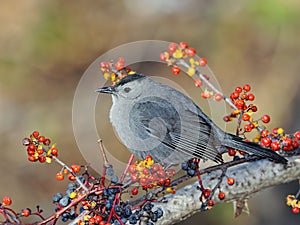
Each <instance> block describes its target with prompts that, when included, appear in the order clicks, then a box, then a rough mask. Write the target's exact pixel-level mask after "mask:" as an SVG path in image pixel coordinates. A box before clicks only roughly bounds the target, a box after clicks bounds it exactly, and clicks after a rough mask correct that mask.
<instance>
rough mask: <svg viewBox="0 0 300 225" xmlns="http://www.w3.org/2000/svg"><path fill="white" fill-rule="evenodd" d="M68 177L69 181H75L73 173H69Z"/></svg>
mask: <svg viewBox="0 0 300 225" xmlns="http://www.w3.org/2000/svg"><path fill="white" fill-rule="evenodd" d="M68 179H69V180H70V181H75V180H76V177H75V176H74V175H73V174H71V173H70V174H69V175H68Z"/></svg>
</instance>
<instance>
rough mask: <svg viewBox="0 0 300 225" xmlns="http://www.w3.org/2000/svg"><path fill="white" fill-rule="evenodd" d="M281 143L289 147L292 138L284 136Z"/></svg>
mask: <svg viewBox="0 0 300 225" xmlns="http://www.w3.org/2000/svg"><path fill="white" fill-rule="evenodd" d="M283 143H284V146H287V147H290V146H292V145H293V140H292V139H291V138H289V137H286V138H285V139H284V140H283Z"/></svg>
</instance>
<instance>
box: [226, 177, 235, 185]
mask: <svg viewBox="0 0 300 225" xmlns="http://www.w3.org/2000/svg"><path fill="white" fill-rule="evenodd" d="M227 183H228V184H229V185H234V179H233V178H232V177H228V178H227Z"/></svg>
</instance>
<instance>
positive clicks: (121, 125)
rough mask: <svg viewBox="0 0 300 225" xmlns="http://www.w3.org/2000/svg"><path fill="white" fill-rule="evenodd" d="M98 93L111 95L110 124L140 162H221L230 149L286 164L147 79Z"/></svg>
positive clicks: (186, 99)
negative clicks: (225, 130)
mask: <svg viewBox="0 0 300 225" xmlns="http://www.w3.org/2000/svg"><path fill="white" fill-rule="evenodd" d="M97 91H98V92H102V93H108V94H111V95H112V101H113V104H112V107H111V110H110V121H111V123H112V125H113V127H114V128H115V130H116V132H117V134H118V136H119V138H120V139H121V141H122V142H123V144H124V145H125V146H126V147H127V148H128V149H129V150H130V151H131V152H132V153H133V154H134V155H136V156H137V157H139V158H145V157H146V156H147V155H151V156H152V157H153V159H154V160H155V161H156V162H159V163H161V164H162V165H165V166H169V165H172V164H179V163H182V162H186V161H188V160H189V159H191V158H201V159H210V160H213V161H215V162H219V163H220V162H222V161H223V160H222V157H221V154H220V149H221V148H222V147H223V148H224V147H230V148H233V149H238V150H242V151H244V152H246V153H252V154H254V155H256V156H260V157H264V158H268V159H271V160H274V161H276V162H279V163H287V160H286V159H285V158H284V157H282V156H280V155H278V154H277V153H275V152H274V151H272V150H270V149H266V148H262V147H261V146H259V145H258V144H256V143H252V142H246V141H243V140H242V138H240V137H238V136H235V135H232V134H229V133H226V132H224V131H223V130H221V129H220V128H219V127H218V126H216V125H215V124H214V123H213V122H212V121H211V120H210V119H209V118H208V117H207V116H206V115H205V114H204V113H203V112H202V110H201V109H200V108H199V107H198V106H197V105H196V104H195V103H194V102H193V101H192V100H191V99H190V98H189V97H187V96H186V95H184V94H182V93H181V92H179V91H177V90H175V89H173V88H171V87H169V86H167V85H163V84H161V83H159V82H156V81H154V80H152V79H150V78H149V77H147V76H144V75H141V74H133V75H128V76H126V77H124V78H123V79H121V80H120V81H119V82H118V83H116V84H115V85H114V86H109V87H103V88H99V89H98V90H97Z"/></svg>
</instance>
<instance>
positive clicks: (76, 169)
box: [71, 164, 81, 173]
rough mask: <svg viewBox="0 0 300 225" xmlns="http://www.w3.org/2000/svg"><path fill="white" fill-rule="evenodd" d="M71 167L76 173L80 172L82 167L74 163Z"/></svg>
mask: <svg viewBox="0 0 300 225" xmlns="http://www.w3.org/2000/svg"><path fill="white" fill-rule="evenodd" d="M71 169H72V171H73V172H74V173H78V172H79V171H80V169H81V167H80V166H79V165H76V164H74V165H72V166H71Z"/></svg>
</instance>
